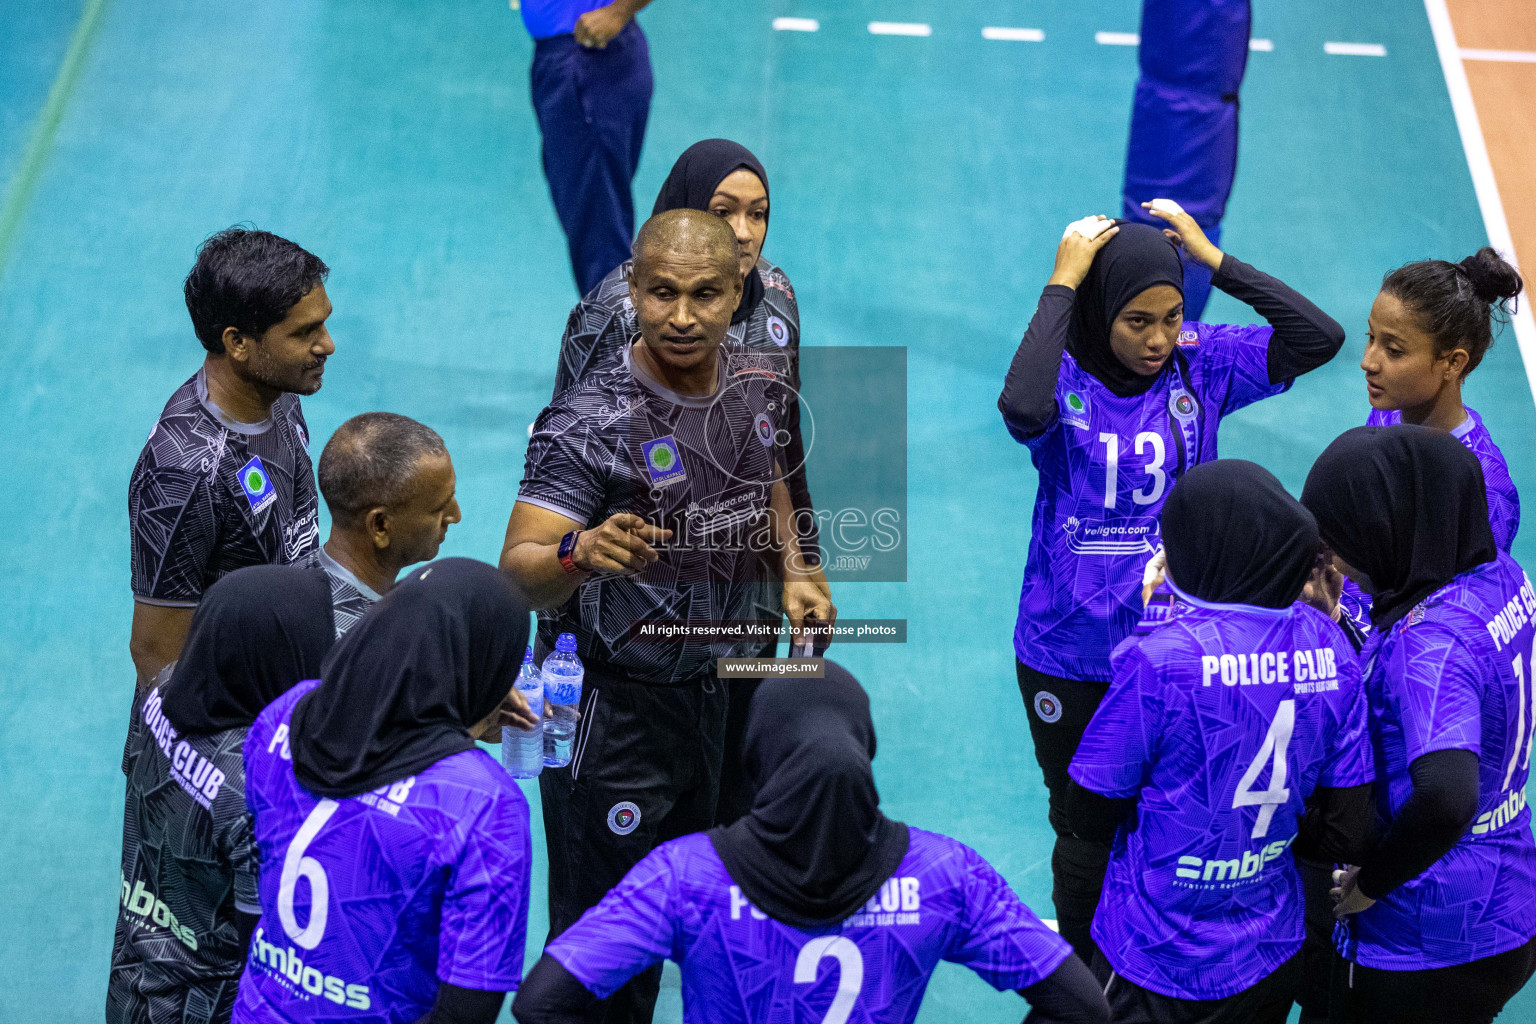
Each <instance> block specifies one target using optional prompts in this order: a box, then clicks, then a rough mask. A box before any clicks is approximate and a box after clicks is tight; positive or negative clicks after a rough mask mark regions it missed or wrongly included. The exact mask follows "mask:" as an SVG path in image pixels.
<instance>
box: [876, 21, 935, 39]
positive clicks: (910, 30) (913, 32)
mask: <svg viewBox="0 0 1536 1024" xmlns="http://www.w3.org/2000/svg"><path fill="white" fill-rule="evenodd" d="M869 34H870V35H874V36H931V35H933V26H931V25H925V24H924V23H923V22H920V21H872V22H870V23H869Z"/></svg>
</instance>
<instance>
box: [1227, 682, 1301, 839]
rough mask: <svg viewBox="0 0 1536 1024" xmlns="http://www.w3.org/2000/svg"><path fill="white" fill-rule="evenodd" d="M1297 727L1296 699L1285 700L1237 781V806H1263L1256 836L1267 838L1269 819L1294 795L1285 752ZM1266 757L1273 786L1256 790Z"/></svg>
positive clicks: (1233, 804) (1235, 804)
mask: <svg viewBox="0 0 1536 1024" xmlns="http://www.w3.org/2000/svg"><path fill="white" fill-rule="evenodd" d="M1295 729H1296V701H1294V700H1283V701H1281V702H1280V706H1279V707H1278V708H1276V709H1275V718H1274V721H1272V722H1270V723H1269V732H1267V733H1265V735H1264V745H1263V746H1262V747H1260V748H1259V752H1258V754H1257V755H1255V756H1254V759H1253V763H1252V764H1250V765H1249V766H1248V770H1247V771H1245V772H1243V777H1242V779H1240V780H1239V781H1238V783H1237V792H1236V793H1235V794H1233V796H1232V807H1233V809H1234V810H1235V809H1236V808H1239V807H1257V808H1258V809H1259V818H1258V820H1257V821H1255V822H1254V823H1253V838H1254V839H1262V838H1264V836H1265V835H1266V834H1267V833H1268V832H1269V823H1270V822H1271V821H1273V820H1274V817H1275V811H1276V810H1277V809H1278V808H1279V807H1280V805H1281V804H1283V803H1285V802H1286V801H1287V800H1289V799H1290V798H1291V791H1290V789H1289V788H1287V786H1286V784H1285V776H1286V767H1285V753H1286V751H1287V750H1289V749H1290V746H1291V733H1292V732H1294V731H1295ZM1265 761H1270V762H1271V765H1270V772H1269V788H1268V789H1262V790H1259V791H1258V792H1255V791H1254V789H1253V784H1254V783H1255V782H1257V781H1259V773H1260V772H1262V771H1263V770H1264V762H1265Z"/></svg>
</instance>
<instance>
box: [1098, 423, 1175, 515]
mask: <svg viewBox="0 0 1536 1024" xmlns="http://www.w3.org/2000/svg"><path fill="white" fill-rule="evenodd" d="M1099 443H1100V444H1102V445H1103V446H1104V507H1105V508H1114V507H1115V501H1116V500H1117V499H1118V498H1119V497H1120V435H1118V434H1110V433H1103V434H1100V435H1099ZM1135 445H1136V454H1137V455H1141V454H1142V453H1144V452H1145V451H1146V450H1147V449H1148V448H1149V447H1150V448H1151V449H1152V458H1151V459H1149V460H1148V461H1147V464H1146V465H1145V466H1143V467H1142V471H1143V472H1144V473H1146V474H1147V483H1146V484H1145V485H1144V486H1142V487H1138V488H1137V489H1136V490H1134V491H1132V492H1131V500H1132V501H1134V502H1135V503H1136V504H1138V505H1155V504H1156V503H1157V500H1158V499H1159V498H1161V497H1162V496H1163V492H1164V491H1165V490H1167V489H1168V474H1167V473H1166V472H1165V471H1164V470H1163V463H1164V462H1165V461H1166V460H1167V458H1168V451H1167V448H1166V447H1165V446H1164V444H1163V435H1162V434H1158V433H1155V432H1153V431H1151V430H1143V431H1142V432H1141V433H1139V434H1137V435H1136V442H1135Z"/></svg>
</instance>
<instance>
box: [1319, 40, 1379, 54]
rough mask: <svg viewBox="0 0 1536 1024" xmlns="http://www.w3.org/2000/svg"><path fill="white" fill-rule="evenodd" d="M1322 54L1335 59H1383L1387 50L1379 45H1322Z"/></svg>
mask: <svg viewBox="0 0 1536 1024" xmlns="http://www.w3.org/2000/svg"><path fill="white" fill-rule="evenodd" d="M1323 52H1324V53H1331V54H1333V55H1334V56H1335V57H1385V56H1386V55H1387V48H1386V47H1385V46H1382V45H1381V44H1380V43H1324V44H1323Z"/></svg>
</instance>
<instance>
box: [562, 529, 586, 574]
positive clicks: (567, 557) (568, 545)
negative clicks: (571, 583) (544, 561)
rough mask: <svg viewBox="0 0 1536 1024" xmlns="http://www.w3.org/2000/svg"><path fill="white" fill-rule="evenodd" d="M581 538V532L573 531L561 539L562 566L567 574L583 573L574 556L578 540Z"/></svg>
mask: <svg viewBox="0 0 1536 1024" xmlns="http://www.w3.org/2000/svg"><path fill="white" fill-rule="evenodd" d="M579 536H581V531H580V530H572V531H571V532H570V533H568V534H566V535H565V536H564V537H561V538H560V565H561V566H562V567H563V568H564V569H565V571H566V572H568V573H571V574H573V575H574V574H575V573H578V572H581V566H579V565H577V564H576V559H575V558H574V557H572V556H574V555H575V554H576V538H577V537H579Z"/></svg>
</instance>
